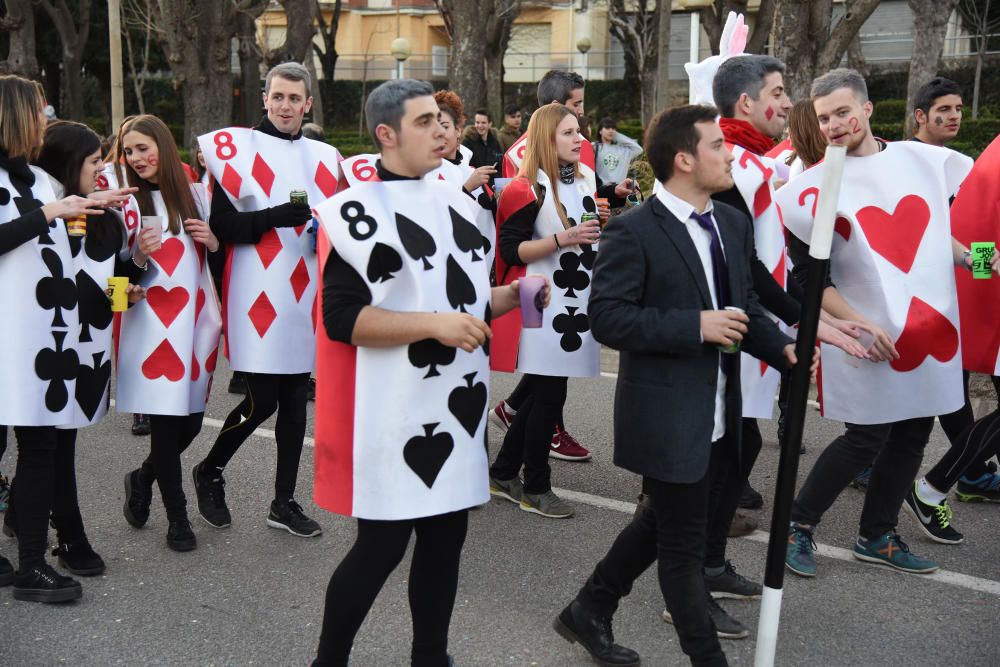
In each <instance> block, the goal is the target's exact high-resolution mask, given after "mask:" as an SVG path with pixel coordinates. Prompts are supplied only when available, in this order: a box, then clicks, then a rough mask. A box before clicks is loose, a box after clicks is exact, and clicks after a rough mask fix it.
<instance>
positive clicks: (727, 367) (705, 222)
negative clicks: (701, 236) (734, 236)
mask: <svg viewBox="0 0 1000 667" xmlns="http://www.w3.org/2000/svg"><path fill="white" fill-rule="evenodd" d="M691 219H692V220H694V221H695V222H697V223H698V224H699V225H700V226H701V228H702V229H704V230H705V231H707V232H708V233H709V234H711V236H712V242H711V244H710V245H709V255H710V256H711V257H712V282H714V283H715V300H716V302H717V304H718V305H717V307H718V309H719V310H722V309H723V308H725V307H726V306H729V305H731V304H732V299H731V296H730V294H729V267H728V266H726V255H725V254H724V253H723V252H722V241H721V239H719V232H718V231H717V230H716V229H715V223H713V222H712V214H711V213H710V212H709V213H698V212H695V211H692V212H691ZM735 361H736V355H734V354H720V355H719V365H720V366H721V367H722V372H723V373H724V374H725V375H729V374H730V372H731V371H732V370H733V365H734V362H735Z"/></svg>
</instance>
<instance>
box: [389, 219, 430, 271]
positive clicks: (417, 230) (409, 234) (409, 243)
mask: <svg viewBox="0 0 1000 667" xmlns="http://www.w3.org/2000/svg"><path fill="white" fill-rule="evenodd" d="M396 229H397V230H399V240H400V241H402V242H403V249H404V250H406V254H407V255H409V256H410V257H412V258H413V259H415V260H421V261H422V262H423V263H424V271H430V270H431V269H433V268H434V267H433V266H432V265H431V263H430V262H429V261H427V258H428V257H430V256H431V255H433V254H434V253H435V252H437V244H435V243H434V237H433V236H431V235H430V232H428V231H427V230H426V229H424V228H423V227H421V226H420V225H418V224H417V223H415V222H413V221H412V220H410V219H409V218H407V217H406V216H405V215H403V214H402V213H397V214H396Z"/></svg>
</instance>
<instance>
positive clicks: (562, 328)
mask: <svg viewBox="0 0 1000 667" xmlns="http://www.w3.org/2000/svg"><path fill="white" fill-rule="evenodd" d="M577 310H578V309H577V307H576V306H566V312H565V313H562V314H560V315H556V316H555V317H553V318H552V329H553V330H554V331H555V332H556V333H558V334H562V337H561V338H560V339H559V346H560V347H561V348H562V349H564V350H565V351H567V352H576V351H577V350H579V349H580V347H581V346H582V345H583V339H582V338H580V334H582V333H584V332H585V331H589V330H590V320H589V318H588V317H587V314H586V313H577V312H576V311H577Z"/></svg>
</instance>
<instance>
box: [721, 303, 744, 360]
mask: <svg viewBox="0 0 1000 667" xmlns="http://www.w3.org/2000/svg"><path fill="white" fill-rule="evenodd" d="M723 310H731V311H733V312H734V313H744V314H746V311H745V310H743V309H742V308H737V307H736V306H726V307H725V308H724V309H723ZM718 348H719V349H720V350H721V351H722V352H724V353H725V354H736V353H737V352H739V351H740V341H736V342H735V343H733V344H732V345H719V346H718Z"/></svg>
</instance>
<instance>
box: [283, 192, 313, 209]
mask: <svg viewBox="0 0 1000 667" xmlns="http://www.w3.org/2000/svg"><path fill="white" fill-rule="evenodd" d="M288 201H290V202H291V203H293V204H301V205H303V206H309V193H308V192H306V191H305V190H292V191H291V192H289V193H288Z"/></svg>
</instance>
